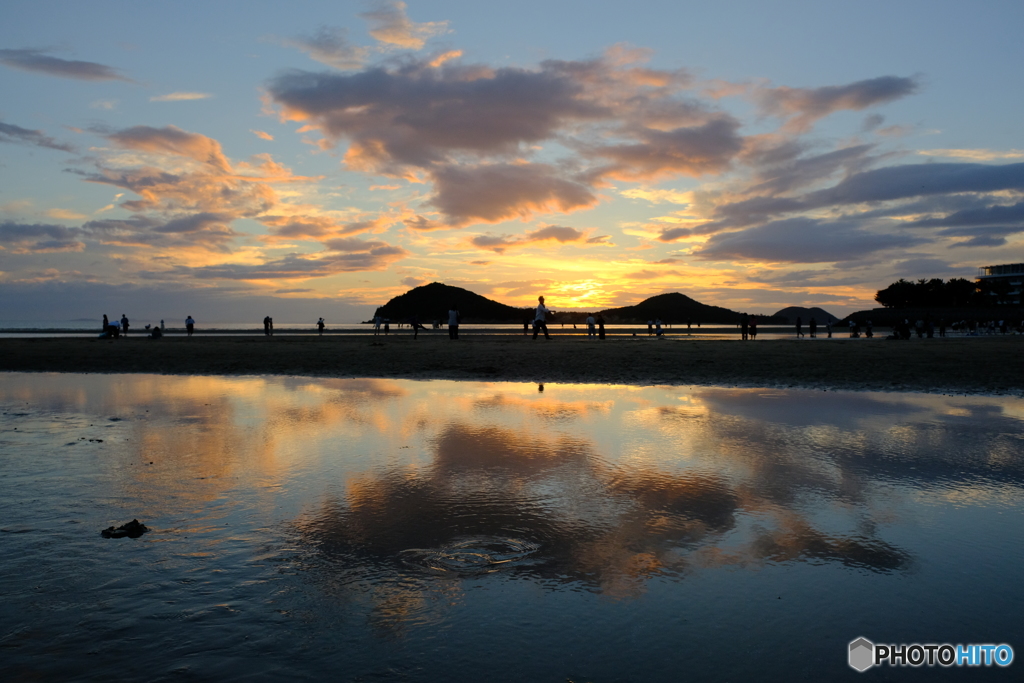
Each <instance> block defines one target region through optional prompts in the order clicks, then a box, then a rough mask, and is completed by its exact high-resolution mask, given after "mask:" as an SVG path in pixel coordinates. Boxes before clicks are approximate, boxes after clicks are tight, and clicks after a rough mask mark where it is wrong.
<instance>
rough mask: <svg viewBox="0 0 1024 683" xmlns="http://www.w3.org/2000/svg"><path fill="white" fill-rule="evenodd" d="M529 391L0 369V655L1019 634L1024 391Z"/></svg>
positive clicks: (78, 666)
mask: <svg viewBox="0 0 1024 683" xmlns="http://www.w3.org/2000/svg"><path fill="white" fill-rule="evenodd" d="M539 389H540V388H539V387H538V386H537V385H534V384H514V383H482V382H480V383H467V382H440V381H433V382H413V381H394V380H342V379H328V380H317V379H309V378H267V377H241V378H239V377H233V378H224V377H166V376H153V375H120V376H118V375H46V374H21V373H4V374H0V413H2V415H0V677H2V679H3V680H5V681H7V680H25V681H28V680H140V681H142V680H145V681H150V680H218V681H220V680H243V679H244V680H247V681H248V680H340V681H376V680H379V681H441V680H445V681H447V680H451V681H470V680H487V681H553V682H558V683H564V681H566V680H567V679H568V680H571V681H576V682H579V683H581V682H583V681H592V682H594V683H597V682H601V681H679V680H687V681H691V680H761V681H765V680H767V681H772V680H780V681H781V680H787V681H788V680H794V679H801V678H809V679H813V680H833V679H842V678H846V677H849V678H850V679H851V680H866V679H867V678H868V677H872V680H877V678H876V677H875V676H877V675H878V674H886V675H890V676H894V677H895V676H899V677H900V678H901V679H902V678H906V677H909V678H921V679H923V678H928V679H930V680H931V679H935V678H939V679H944V678H949V679H957V680H962V679H963V678H964V676H970V675H971V674H972V673H974V674H976V673H977V672H969V671H964V670H961V669H957V668H952V669H949V670H943V669H938V668H937V667H936V668H935V669H929V668H928V667H922V669H919V670H898V669H883V670H880V671H872V672H869V673H867V674H857V673H855V672H854V671H853V670H852V669H850V668H849V667H848V666H847V664H846V647H847V643H849V642H850V641H851V640H853V639H854V638H856V637H858V636H864V637H867V638H868V639H870V640H872V641H874V642H883V643H903V642H925V643H944V642H950V643H1004V642H1005V643H1009V644H1010V645H1012V646H1014V647H1015V649H1017V650H1020V647H1021V646H1022V645H1024V643H1022V635H1024V626H1022V623H1021V618H1020V615H1021V614H1024V587H1022V586H1021V582H1020V581H1019V576H1020V567H1021V565H1022V562H1024V525H1022V522H1024V437H1022V429H1021V428H1022V421H1024V401H1022V400H1020V399H1013V398H1006V397H947V396H936V395H917V394H878V393H839V392H821V391H817V392H815V391H778V390H751V389H726V388H707V387H703V388H693V389H687V388H680V387H627V386H604V385H600V386H599V385H590V386H588V385H546V386H544V387H543V390H542V391H541V390H539ZM133 518H138V519H139V520H140V521H142V522H144V523H145V524H146V525H147V526H148V527H149V528H150V529H151V531H150V532H149V533H147V534H145V535H144V536H142V537H141V538H138V539H127V538H125V539H104V538H101V537H100V533H99V532H100V530H101V529H103V528H105V527H107V526H110V525H119V524H122V523H124V522H127V521H130V520H131V519H133ZM1020 665H1021V663H1020V662H1015V663H1014V664H1013V665H1012V667H1011V669H1010V670H993V671H986V673H990V674H993V676H994V677H997V678H1000V679H1005V678H1006V677H1007V676H1010V677H1012V676H1013V675H1014V673H1015V671H1013V670H1012V669H1017V668H1019V667H1020Z"/></svg>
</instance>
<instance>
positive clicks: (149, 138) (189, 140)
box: [106, 126, 231, 172]
mask: <svg viewBox="0 0 1024 683" xmlns="http://www.w3.org/2000/svg"><path fill="white" fill-rule="evenodd" d="M106 138H107V139H108V140H110V141H111V142H113V143H114V144H115V145H118V146H119V147H123V148H125V149H135V150H141V151H145V152H158V153H161V154H176V155H180V156H184V157H189V158H191V159H195V160H196V161H199V162H202V163H204V164H210V165H211V166H213V167H215V168H216V169H217V170H220V171H228V172H230V171H231V165H230V164H229V163H228V160H227V158H226V157H225V156H224V152H222V151H221V148H220V143H219V142H217V141H216V140H214V139H213V138H208V137H206V136H205V135H201V134H199V133H189V132H187V131H184V130H182V129H181V128H178V127H177V126H164V127H163V128H153V127H152V126H133V127H132V128H126V129H124V130H120V131H116V132H113V133H109V134H107V135H106Z"/></svg>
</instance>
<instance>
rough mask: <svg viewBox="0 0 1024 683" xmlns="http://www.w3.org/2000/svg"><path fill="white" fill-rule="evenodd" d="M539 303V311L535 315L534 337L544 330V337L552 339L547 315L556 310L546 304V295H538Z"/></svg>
mask: <svg viewBox="0 0 1024 683" xmlns="http://www.w3.org/2000/svg"><path fill="white" fill-rule="evenodd" d="M537 303H538V305H537V312H536V313H535V314H534V316H533V338H534V339H536V338H537V333H538V332H540V331H541V330H544V338H545V339H551V335H550V334H548V323H547V316H548V313H553V312H554V311H551V310H550V309H548V307H547V306H545V305H544V297H542V296H539V297H537Z"/></svg>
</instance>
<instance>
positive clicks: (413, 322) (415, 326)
mask: <svg viewBox="0 0 1024 683" xmlns="http://www.w3.org/2000/svg"><path fill="white" fill-rule="evenodd" d="M409 326H410V327H412V338H413V339H416V338H417V336H418V335H419V333H420V330H423V331H424V332H426V331H427V328H426V326H424V325H420V318H419V316H418V315H413V316H412V317H411V318H409Z"/></svg>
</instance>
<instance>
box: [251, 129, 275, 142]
mask: <svg viewBox="0 0 1024 683" xmlns="http://www.w3.org/2000/svg"><path fill="white" fill-rule="evenodd" d="M249 132H250V133H252V134H253V135H255V136H256V137H258V138H262V139H264V140H273V139H274V136H273V135H271V134H270V133H266V132H264V131H262V130H250V131H249Z"/></svg>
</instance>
